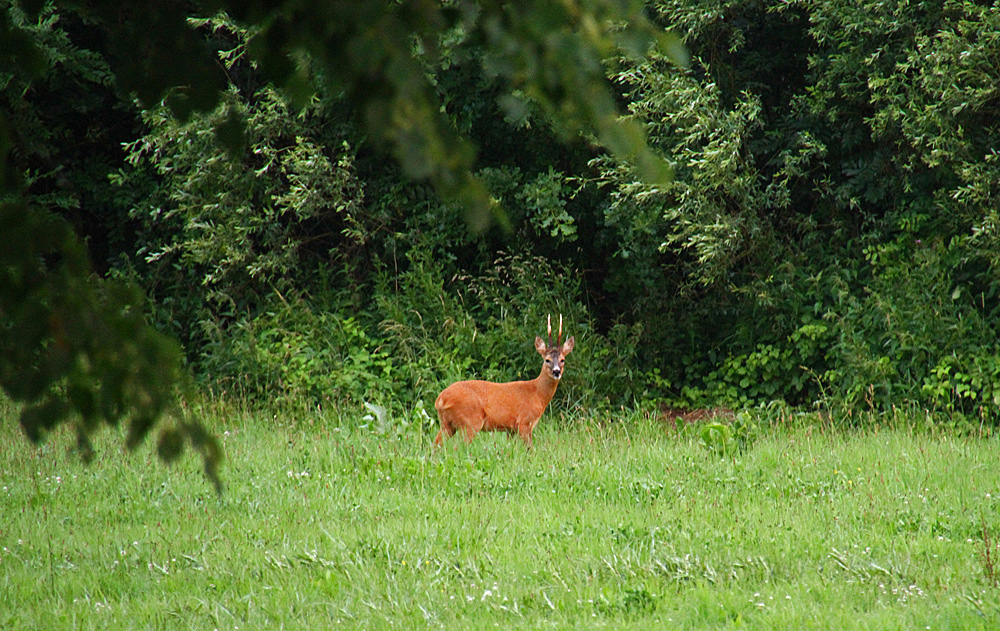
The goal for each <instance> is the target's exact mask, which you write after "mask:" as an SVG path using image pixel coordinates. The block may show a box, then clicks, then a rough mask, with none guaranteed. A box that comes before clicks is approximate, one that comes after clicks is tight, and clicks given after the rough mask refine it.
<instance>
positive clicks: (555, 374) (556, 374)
mask: <svg viewBox="0 0 1000 631" xmlns="http://www.w3.org/2000/svg"><path fill="white" fill-rule="evenodd" d="M561 374H562V369H561V368H559V367H558V366H556V367H555V368H553V369H552V376H553V377H555V378H556V379H558V378H559V375H561Z"/></svg>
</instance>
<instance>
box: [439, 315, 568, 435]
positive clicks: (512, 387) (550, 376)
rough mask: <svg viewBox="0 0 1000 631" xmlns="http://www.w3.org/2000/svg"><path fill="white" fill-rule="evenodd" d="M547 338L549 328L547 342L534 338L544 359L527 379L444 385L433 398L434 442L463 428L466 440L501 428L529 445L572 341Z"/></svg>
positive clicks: (550, 398)
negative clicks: (437, 427) (436, 426)
mask: <svg viewBox="0 0 1000 631" xmlns="http://www.w3.org/2000/svg"><path fill="white" fill-rule="evenodd" d="M560 329H561V327H560ZM560 333H561V330H560ZM551 341H552V340H551V330H550V339H549V344H546V343H545V341H544V340H543V339H542V338H540V337H536V338H535V350H537V351H538V353H539V354H540V355H541V356H542V357H543V358H544V361H543V363H542V371H541V373H540V374H539V375H538V377H536V378H535V379H533V380H531V381H511V382H509V383H493V382H490V381H458V382H455V383H453V384H451V385H450V386H448V387H447V388H445V389H444V390H443V391H442V392H441V394H439V395H438V398H437V401H435V402H434V407H435V408H437V413H438V418H440V419H441V431H439V432H438V435H437V438H435V439H434V444H435V445H438V446H440V445H442V444H443V442H444V438H451V436H452V435H453V434H454V433H455V432H457V431H459V430H462V431H463V432H464V434H465V442H466V443H470V442H472V439H473V438H475V437H476V434H478V433H479V432H481V431H484V432H500V431H502V432H507V433H508V434H510V435H514V434H517V435H519V436H520V437H521V439H522V440H524V442H525V444H526V445H527V446H528V448H529V449H530V448H531V432H532V431H534V429H535V426H536V425H538V419H539V418H541V416H542V412H544V411H545V408H546V406H548V404H549V401H551V400H552V395H554V394H555V393H556V387H557V386H558V385H559V379H561V378H562V370H563V363H564V361H565V359H566V356H567V355H569V354H570V352H571V351H572V350H573V344H574V342H575V340H574V339H573V338H572V337H570V338H569V339H568V340H566V343H565V344H562V345H561V346H560V345H559V342H558V340H557V342H556V345H555V346H550V344H551Z"/></svg>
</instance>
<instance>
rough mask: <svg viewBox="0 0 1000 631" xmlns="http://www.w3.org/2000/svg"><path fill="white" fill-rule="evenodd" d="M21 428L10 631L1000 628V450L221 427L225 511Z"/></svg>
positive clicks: (895, 433)
mask: <svg viewBox="0 0 1000 631" xmlns="http://www.w3.org/2000/svg"><path fill="white" fill-rule="evenodd" d="M0 413H2V416H3V423H2V426H0V441H2V443H0V444H2V445H3V448H2V451H0V475H2V482H0V547H2V550H0V602H2V603H3V606H2V607H0V628H2V629H71V628H72V629H131V628H136V629H158V628H169V629H256V628H274V629H277V628H284V629H326V628H351V629H358V628H365V629H389V628H395V629H400V628H404V629H423V628H427V629H439V628H443V629H469V628H502V629H520V628H524V629H579V628H613V629H650V628H663V629H767V630H772V629H795V630H800V629H831V630H832V629H836V630H850V629H878V630H885V629H928V628H929V629H984V630H985V629H995V628H998V626H1000V591H998V589H997V588H996V587H995V584H994V583H995V581H996V579H997V577H996V576H994V575H993V574H992V572H993V570H994V568H993V565H992V564H993V562H994V561H1000V549H997V547H996V542H997V541H1000V504H998V502H1000V497H998V494H1000V489H998V484H1000V459H998V458H997V455H996V452H997V446H998V445H997V440H996V439H982V438H964V437H959V436H955V435H950V434H948V433H941V434H939V433H935V432H931V431H927V430H921V431H914V430H910V429H905V428H897V429H892V428H889V427H882V428H880V429H878V430H866V431H846V430H835V431H831V430H830V429H821V428H819V427H810V426H808V425H806V424H805V423H797V424H796V425H795V426H787V425H783V426H781V427H775V428H772V429H769V430H768V431H766V432H764V435H763V437H762V438H761V439H760V440H758V441H757V442H756V443H755V444H754V445H753V446H752V447H751V448H750V449H749V450H748V451H746V452H745V453H743V454H741V455H739V456H737V457H735V458H729V459H725V460H721V459H719V458H718V457H717V456H714V455H712V454H710V453H709V452H708V451H707V450H706V449H705V448H704V447H703V446H702V445H701V444H700V443H699V440H698V438H697V435H696V434H695V433H693V432H692V433H681V434H676V433H675V434H668V433H667V432H665V431H664V429H663V428H662V426H660V425H658V424H657V423H656V422H655V421H653V420H650V419H646V418H643V417H642V416H641V415H638V414H631V415H625V416H624V417H623V418H621V419H618V420H617V422H615V423H608V422H607V419H602V420H598V419H585V420H584V419H578V420H576V421H573V422H568V423H565V424H564V425H563V426H561V427H558V428H557V427H555V422H554V420H553V418H552V416H551V414H549V415H547V416H546V417H545V418H544V419H543V421H542V424H541V426H540V427H539V431H538V433H537V434H536V440H535V450H534V452H532V453H526V452H525V450H524V448H523V446H522V445H521V443H520V441H516V440H515V441H510V440H508V439H507V438H506V437H504V436H495V435H483V436H480V437H479V438H477V440H476V441H475V442H474V443H473V444H472V445H471V446H469V447H465V446H464V445H461V444H459V442H458V441H453V442H452V443H451V444H449V445H448V447H447V448H446V449H445V450H443V451H441V452H438V453H435V452H434V451H433V450H432V449H431V446H430V438H431V437H432V436H433V434H432V433H426V432H423V431H421V430H420V429H418V427H419V423H413V424H412V425H411V426H409V427H408V428H404V429H402V430H401V431H400V432H399V434H398V436H397V437H395V438H391V439H390V438H387V437H385V436H381V435H378V434H376V433H374V432H372V431H371V430H370V429H368V428H366V427H359V424H360V423H362V421H360V420H359V419H355V418H343V419H340V418H332V417H329V416H323V415H320V414H317V413H302V414H298V415H288V416H279V417H275V416H274V415H271V414H266V413H263V412H260V413H256V412H252V411H243V410H239V409H233V408H231V407H228V408H227V407H225V406H221V407H219V408H217V409H216V411H215V412H213V414H212V418H209V419H208V421H209V424H210V425H212V426H213V427H214V430H215V431H216V432H217V433H219V434H220V435H221V439H222V441H223V443H224V446H225V450H226V453H227V458H228V461H227V464H226V466H225V467H224V469H223V475H224V478H225V481H226V485H227V488H226V493H225V495H224V496H223V497H222V498H221V499H220V498H217V497H216V496H215V495H214V493H213V491H212V489H211V486H210V484H209V483H208V482H206V481H205V480H204V478H203V477H202V476H201V474H200V472H199V470H198V466H197V463H196V462H195V461H194V459H193V458H190V457H189V458H187V459H185V460H184V461H183V462H182V463H181V464H179V465H177V466H175V467H173V468H167V467H164V466H163V465H161V464H159V463H158V462H157V461H156V460H155V458H154V456H153V455H152V449H151V448H149V447H146V448H142V449H139V450H137V451H136V452H132V453H125V452H123V451H122V450H121V448H120V447H119V445H120V444H121V437H120V436H116V435H108V436H105V437H104V438H103V439H102V440H100V441H98V442H99V445H98V447H99V449H100V451H99V455H98V457H97V459H96V460H95V461H94V462H93V463H92V464H90V465H89V466H85V465H82V464H81V463H80V462H79V461H78V459H77V458H76V457H75V456H74V455H73V454H71V453H67V445H69V444H70V443H71V442H72V440H71V439H70V437H69V436H68V435H61V434H57V435H55V436H52V437H51V438H50V440H49V441H48V442H47V443H46V444H45V445H44V446H43V447H41V448H40V449H35V448H33V447H31V446H29V445H28V444H27V443H26V441H25V440H24V439H23V438H22V437H21V436H20V435H19V431H18V428H17V426H16V422H15V420H14V419H15V411H14V410H13V409H12V408H10V407H9V406H4V405H0ZM762 420H763V421H767V420H768V419H767V418H766V417H762ZM772 420H773V419H772ZM894 425H895V424H894ZM456 447H457V448H456ZM984 534H985V538H984ZM984 539H987V540H988V543H987V542H986V541H984ZM987 553H988V554H989V558H986V555H987ZM997 571H1000V568H998V569H997Z"/></svg>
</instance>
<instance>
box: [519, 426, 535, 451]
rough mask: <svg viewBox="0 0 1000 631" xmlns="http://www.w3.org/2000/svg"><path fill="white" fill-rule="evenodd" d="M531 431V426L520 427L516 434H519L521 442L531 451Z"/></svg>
mask: <svg viewBox="0 0 1000 631" xmlns="http://www.w3.org/2000/svg"><path fill="white" fill-rule="evenodd" d="M531 429H532V428H531V425H521V426H519V427H518V428H517V433H518V434H520V436H521V440H523V441H524V444H525V445H527V446H528V449H531Z"/></svg>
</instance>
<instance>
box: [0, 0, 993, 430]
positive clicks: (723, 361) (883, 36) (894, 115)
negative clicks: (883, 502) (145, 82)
mask: <svg viewBox="0 0 1000 631" xmlns="http://www.w3.org/2000/svg"><path fill="white" fill-rule="evenodd" d="M334 4H336V3H334ZM401 4H402V5H403V6H405V5H406V4H407V3H401ZM445 4H446V5H447V3H445ZM529 4H530V3H529ZM534 4H537V5H545V4H546V3H543V2H537V3H534ZM455 5H456V6H459V7H464V6H467V5H466V3H455ZM545 15H547V14H545ZM645 15H646V16H647V18H648V19H649V20H650V22H651V23H652V24H654V25H655V26H656V27H657V28H658V29H661V30H663V31H664V32H665V31H667V30H669V31H672V32H674V33H677V34H678V35H680V36H681V37H682V38H683V40H684V43H685V44H686V46H687V50H688V51H689V54H690V57H691V62H690V65H689V67H687V68H682V67H679V66H678V65H677V64H676V63H674V62H675V61H676V56H677V53H676V52H674V53H673V56H674V57H673V58H670V57H668V53H670V51H664V50H663V48H661V49H659V50H658V49H655V48H654V49H651V50H650V51H649V52H648V53H647V54H645V55H643V56H639V55H637V54H634V51H627V50H624V49H622V48H599V50H600V52H601V53H602V56H603V72H604V74H605V76H606V82H607V83H606V85H607V86H610V88H611V93H612V94H613V95H614V98H615V101H616V103H615V104H616V106H617V108H618V111H619V113H620V114H621V115H623V116H624V117H625V120H626V121H631V122H632V124H634V123H639V124H641V126H642V128H643V129H644V130H645V134H646V138H647V143H648V146H649V147H650V148H651V149H653V151H654V152H655V153H656V154H658V155H659V156H662V157H663V158H665V159H666V160H667V161H668V162H669V163H670V164H671V165H672V169H673V178H672V179H670V180H667V179H664V178H662V177H656V176H655V175H654V176H653V177H650V171H651V170H655V169H654V167H652V166H650V165H651V163H650V162H649V160H648V158H645V157H642V156H638V154H634V153H633V154H629V151H628V150H625V151H616V152H609V151H608V150H607V149H605V147H607V146H609V140H608V139H609V138H613V137H614V133H615V132H611V131H608V129H604V128H601V127H600V125H595V124H594V122H593V120H591V119H587V117H586V116H583V117H582V118H581V117H580V116H577V115H576V114H575V113H574V112H573V111H568V110H569V109H570V108H569V107H568V106H565V104H566V103H569V102H570V101H560V100H558V99H557V98H555V97H551V96H546V95H544V94H540V93H537V92H536V91H532V90H531V89H528V88H526V87H525V86H530V85H531V84H523V85H521V84H518V83H517V82H516V80H515V79H512V77H516V76H519V75H518V73H519V72H522V70H520V69H519V68H520V66H518V67H517V68H518V69H515V70H514V71H509V70H510V69H509V68H507V67H506V66H503V63H506V62H505V61H504V60H503V59H499V58H498V57H497V56H496V55H494V54H492V53H490V50H491V49H489V48H488V47H483V46H481V42H479V41H477V40H476V39H475V38H474V37H473V36H472V35H470V32H471V31H470V30H469V29H468V26H467V25H466V24H465V23H462V22H458V23H455V24H454V25H452V26H451V27H449V28H444V29H442V30H441V31H439V32H436V34H435V38H434V43H435V47H436V49H435V50H434V53H433V54H426V55H417V56H415V57H414V58H415V59H417V60H418V61H420V62H421V63H422V65H421V67H420V72H421V73H423V76H424V77H425V78H428V79H429V85H430V86H432V88H433V91H434V96H435V97H436V98H437V99H438V102H440V103H441V104H442V106H443V109H442V110H441V111H442V114H443V118H444V120H445V121H446V122H447V125H448V126H450V128H451V129H452V130H453V131H457V132H458V134H457V135H456V137H457V138H459V139H461V142H463V143H464V142H466V141H469V142H468V144H462V145H461V146H460V149H455V148H454V147H453V148H450V149H449V148H446V149H445V150H443V153H441V154H440V155H438V156H437V158H435V159H443V160H444V161H447V158H448V156H449V155H451V154H450V153H448V152H449V151H451V150H455V151H458V152H459V153H460V154H461V155H462V156H472V157H471V158H469V160H468V161H469V165H470V166H471V174H472V176H473V179H472V180H469V181H470V182H473V181H474V182H475V186H480V185H481V186H482V187H483V190H485V191H487V192H488V197H489V198H491V199H492V200H495V203H494V204H493V205H492V206H489V208H490V210H489V211H488V212H489V213H491V215H492V217H491V218H490V220H488V221H487V220H486V219H484V217H485V215H483V214H482V212H480V213H479V214H475V213H474V214H473V215H472V222H471V224H470V221H469V210H468V209H469V204H468V203H466V204H465V205H463V203H462V200H463V199H465V200H466V201H468V199H469V197H468V195H467V193H468V190H472V189H471V188H463V187H465V186H466V185H465V184H463V185H455V186H453V187H450V188H449V186H448V185H447V180H448V178H449V177H450V175H448V174H447V173H444V172H443V171H439V172H433V170H432V169H431V166H432V165H430V164H429V165H428V169H429V170H427V171H426V172H421V168H420V166H421V164H422V162H423V161H424V160H427V159H428V158H427V155H425V153H421V152H420V151H417V153H415V154H413V155H405V154H406V151H407V149H406V147H412V146H417V147H419V146H421V145H420V143H419V142H417V143H415V144H414V145H407V144H406V142H399V141H398V139H390V141H389V142H388V144H387V142H386V140H385V139H384V138H379V137H377V134H376V133H375V132H374V131H373V129H372V127H371V126H370V125H369V124H368V123H366V122H365V121H366V119H365V116H369V115H370V114H371V112H369V111H368V110H364V111H360V112H359V107H374V106H373V105H372V103H374V102H375V101H376V100H377V98H378V94H374V95H368V94H367V93H365V94H364V95H363V96H361V97H359V96H358V93H352V92H351V90H349V89H345V88H344V87H343V85H344V83H343V82H340V83H338V82H337V81H324V80H317V77H319V78H320V79H321V78H322V77H323V76H324V73H331V72H334V65H331V64H330V63H329V60H326V62H325V63H320V62H319V61H317V60H314V59H311V58H310V57H308V56H307V55H305V54H304V53H301V54H299V56H298V57H297V58H295V59H294V62H295V64H297V65H295V66H294V67H292V68H290V69H289V70H288V73H287V74H288V75H291V76H293V78H294V77H300V78H299V79H296V81H298V83H296V82H295V81H285V82H284V83H283V84H281V85H277V84H276V82H275V81H274V80H273V76H272V74H271V73H269V71H268V68H267V67H266V64H263V63H262V62H261V61H260V59H261V57H260V55H256V56H255V55H254V44H253V41H254V39H253V38H254V35H255V33H256V32H257V31H256V30H255V29H259V28H261V27H260V26H259V24H258V25H257V26H247V25H246V24H245V23H241V22H239V21H236V20H235V19H233V18H231V17H228V16H226V15H224V14H212V15H201V16H197V15H195V14H192V15H191V18H192V19H191V20H190V21H189V22H188V24H189V26H190V28H191V29H193V32H194V33H195V34H197V36H198V38H200V41H201V42H203V44H204V45H205V46H207V47H208V49H209V50H210V51H211V53H212V54H213V55H214V56H215V57H216V58H217V59H218V67H219V68H221V69H222V70H223V72H222V73H221V75H223V76H224V80H225V87H224V89H223V98H222V99H221V100H220V101H219V102H218V103H217V104H216V105H214V106H212V107H211V108H208V110H207V111H199V108H197V107H193V108H188V109H183V108H182V109H183V111H182V112H181V116H178V115H177V114H178V107H177V105H176V103H171V102H170V100H169V99H166V100H164V101H163V102H162V103H160V104H159V105H157V104H156V103H153V104H149V103H146V104H143V101H142V100H141V99H140V100H136V98H135V94H134V93H129V92H128V91H126V90H123V89H122V87H121V83H120V82H119V81H118V78H117V77H116V75H115V71H114V64H113V63H111V62H109V59H110V58H112V57H113V56H114V55H117V54H120V51H116V50H115V42H113V41H111V40H110V39H109V38H107V37H105V36H104V35H102V33H103V32H104V31H101V30H100V29H98V28H95V27H94V26H93V25H92V24H91V23H89V22H88V20H87V19H86V17H85V16H84V17H81V14H80V13H78V12H74V11H61V10H59V9H55V8H52V7H48V8H46V9H44V10H42V11H41V12H40V13H39V17H38V18H36V19H32V20H26V19H25V18H24V14H23V13H22V12H21V10H20V8H19V7H18V5H17V4H16V3H15V4H13V5H8V7H7V9H6V10H5V19H6V20H7V23H8V25H9V24H14V25H16V26H17V27H18V29H20V30H19V31H18V32H19V33H26V34H28V35H29V36H30V37H31V38H32V39H33V41H34V43H35V44H36V45H37V48H38V50H40V51H42V52H43V57H44V58H43V59H40V60H39V62H38V63H39V66H40V70H39V71H38V72H37V73H36V74H34V75H32V76H25V75H24V74H23V73H19V72H17V71H10V70H6V71H4V72H5V74H4V78H5V83H4V90H3V94H2V103H0V108H2V110H3V112H4V115H5V117H6V121H7V131H6V135H7V136H9V137H10V138H12V140H11V141H10V145H11V146H12V147H14V149H12V150H11V154H10V157H9V160H10V161H11V163H12V164H13V165H14V167H15V169H16V170H17V171H18V172H19V173H20V174H21V177H22V178H23V190H24V191H25V196H26V199H27V200H28V201H27V203H28V204H29V205H31V206H37V207H44V208H48V209H54V210H56V211H58V213H59V214H60V215H62V216H63V217H66V218H68V219H69V220H70V222H71V223H72V225H73V227H74V229H75V233H76V234H77V235H79V236H80V237H82V238H83V239H84V240H85V242H86V245H87V253H88V255H89V260H90V264H91V265H92V266H93V268H94V269H95V270H96V272H97V274H98V275H100V276H101V277H104V278H109V279H118V280H119V281H125V282H127V283H129V284H132V283H134V284H135V285H137V286H138V287H141V288H142V289H143V290H144V292H145V295H146V296H147V298H148V299H147V300H146V302H145V308H146V309H147V310H148V314H149V318H150V319H151V321H152V322H153V323H154V325H155V328H156V329H158V330H159V331H161V332H164V333H166V334H168V335H169V336H172V337H175V338H176V339H179V340H180V342H181V344H182V348H183V355H184V357H185V358H186V361H187V363H188V365H189V366H190V369H191V370H192V371H193V373H194V374H195V375H196V376H197V379H198V380H199V381H200V382H201V383H202V385H203V386H204V387H211V388H213V389H215V390H216V391H225V392H227V393H230V394H236V395H239V396H244V395H245V396H251V397H260V398H263V399H266V400H282V399H295V400H298V399H301V398H303V397H305V398H306V399H308V400H314V401H317V402H332V403H334V404H342V403H344V402H350V403H353V404H359V403H360V402H362V401H370V402H377V403H380V404H382V405H387V406H390V407H392V406H398V407H402V408H407V409H408V408H410V407H411V406H413V405H414V404H416V403H417V402H420V401H422V402H424V404H425V405H429V402H430V401H431V399H432V398H433V395H434V394H435V393H436V392H437V391H438V389H439V388H440V387H441V386H442V385H443V384H445V383H446V382H448V381H449V380H453V379H457V378H460V377H466V376H469V375H475V376H477V377H480V378H487V379H496V380H508V379H512V378H530V377H532V376H534V373H535V372H536V370H537V362H536V359H537V358H534V357H533V350H532V348H531V344H530V341H531V340H532V339H533V336H534V335H535V334H537V333H539V332H541V330H542V326H543V322H544V318H545V315H546V314H548V313H561V314H563V316H564V319H565V322H566V323H567V329H568V330H569V332H570V333H572V334H574V335H575V336H576V339H577V350H576V352H575V353H574V355H573V357H572V362H571V365H570V366H569V367H568V370H567V377H566V381H565V383H564V385H563V387H562V388H561V390H560V397H561V398H563V401H564V405H565V404H568V405H579V406H583V407H586V408H588V409H590V408H594V407H600V406H605V405H606V406H619V405H632V404H634V403H636V402H637V401H643V402H645V401H660V402H663V403H665V404H668V405H671V406H709V405H744V404H755V403H767V402H770V401H773V400H782V401H785V402H788V403H790V404H795V405H812V404H814V403H816V402H818V401H822V402H824V403H825V404H827V405H836V406H843V408H844V409H848V410H850V409H859V408H860V409H879V408H889V407H891V406H900V405H916V406H920V407H923V408H927V409H930V410H947V411H949V412H952V413H957V414H963V415H966V416H968V417H970V418H976V419H978V418H980V416H983V417H985V418H987V419H989V421H990V422H992V421H994V420H995V418H996V415H995V413H994V412H993V410H994V409H996V407H997V404H998V403H1000V358H998V355H997V350H998V345H997V341H998V334H1000V328H998V327H1000V324H998V318H997V315H998V313H997V310H998V306H1000V303H998V291H997V290H998V288H1000V277H998V267H997V265H998V263H1000V247H998V246H1000V243H998V241H1000V225H998V224H1000V221H998V219H1000V218H998V212H1000V210H998V199H1000V161H998V150H1000V11H998V10H997V9H996V8H995V7H993V3H991V2H971V1H939V2H922V3H910V2H902V1H900V2H881V1H880V2H874V1H865V2H857V1H856V0H834V1H822V2H820V1H818V0H813V1H809V0H790V1H782V2H766V1H760V0H733V1H725V2H717V1H714V0H713V1H708V0H704V1H699V0H675V1H665V0H655V1H650V2H647V3H645ZM195 18H197V19H195ZM470 19H474V18H470ZM547 28H548V27H547V26H546V25H545V24H541V25H538V26H537V29H538V30H539V32H540V34H539V35H538V37H539V38H540V39H543V40H544V38H545V35H544V34H545V32H546V29H547ZM550 30H551V29H550ZM619 30H621V29H619ZM611 31H615V29H614V28H612V29H611ZM424 45H426V42H425V41H424V40H422V39H419V38H415V39H413V41H412V46H414V47H418V48H419V47H420V46H424ZM552 50H554V51H557V52H558V51H559V50H560V49H559V47H558V46H553V47H552ZM565 50H566V52H567V54H569V53H573V52H574V50H575V49H573V48H572V47H566V48H565ZM536 53H537V51H536ZM343 54H345V55H347V54H351V53H350V51H345V52H344V53H343ZM534 63H535V64H536V66H537V67H535V71H537V72H538V73H539V74H540V75H541V76H544V75H545V73H546V72H549V71H551V72H552V73H566V72H568V70H567V68H566V66H572V65H574V64H575V63H583V62H580V61H579V60H574V59H563V60H562V61H561V62H560V63H559V64H554V63H553V61H552V58H551V57H546V56H545V54H539V56H538V57H536V58H535V62H534ZM529 65H530V64H529ZM512 67H513V66H512ZM400 72H402V71H400ZM286 79H287V76H286ZM360 83H361V84H363V83H364V82H363V81H361V82H360ZM349 85H351V86H356V84H355V83H350V84H349ZM289 86H291V87H289ZM338 86H339V87H338ZM378 88H379V86H378V85H373V86H372V87H371V89H372V90H377V89H378ZM352 89H354V90H357V89H360V88H357V87H354V88H352ZM359 104H360V105H359ZM397 105H398V104H397ZM423 106H424V105H421V107H423ZM563 110H567V111H563ZM393 111H394V112H395V113H394V114H393V116H395V117H396V118H395V119H393V120H395V121H396V122H397V123H399V121H400V120H404V121H405V120H408V119H406V118H405V115H406V110H405V108H403V109H402V110H398V111H397V110H393ZM412 115H413V117H414V118H413V121H414V122H415V124H417V123H419V121H421V120H423V119H422V118H421V116H423V114H421V113H420V112H418V111H414V112H412ZM400 116H402V117H403V119H400V118H399V117H400ZM581 120H583V121H584V122H582V123H581V122H580V121H581ZM240 121H243V122H245V133H243V134H242V135H241V134H240V133H239V132H238V130H237V128H238V126H239V122H240ZM559 121H563V122H562V123H560V122H559ZM566 121H568V122H566ZM369 122H370V121H369ZM400 128H401V129H404V130H405V128H406V125H401V126H400ZM394 129H395V128H394ZM623 129H628V130H631V129H635V127H628V128H623ZM227 130H228V132H227ZM234 130H236V131H234ZM227 133H230V134H231V135H232V138H229V139H227V138H226V137H225V135H226V134H227ZM394 133H397V134H403V133H404V132H399V131H398V130H397V131H396V132H394ZM623 133H624V132H623ZM404 135H405V134H404ZM233 138H235V139H236V140H233ZM393 143H395V144H393ZM611 144H613V141H611ZM456 147H459V145H456ZM472 147H477V148H478V152H477V153H467V152H471V151H472V149H471V148H472ZM425 149H426V148H425ZM428 151H429V150H428ZM463 152H465V153H463ZM428 155H429V154H428ZM630 155H631V156H632V158H633V159H630ZM389 156H392V157H394V158H395V159H389ZM442 156H443V158H442ZM456 159H457V158H456ZM463 159H465V158H463ZM456 168H457V169H458V171H459V172H460V171H461V165H459V167H456ZM414 175H416V176H424V178H430V179H429V180H428V179H421V177H416V178H414V177H413V176H414ZM469 186H470V187H471V186H472V185H469ZM473 205H474V204H473ZM470 225H471V227H470ZM116 286H117V285H116ZM123 301H124V302H128V299H123ZM5 387H6V386H5Z"/></svg>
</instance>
